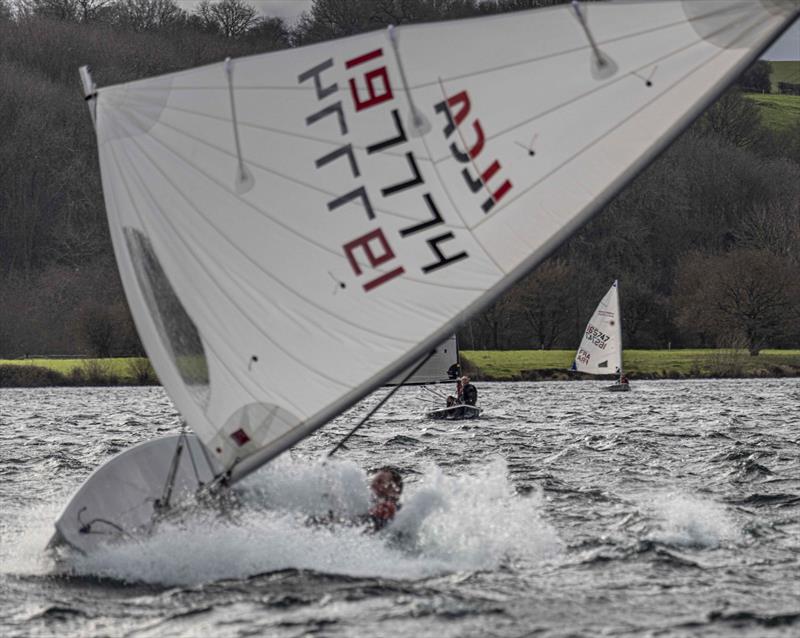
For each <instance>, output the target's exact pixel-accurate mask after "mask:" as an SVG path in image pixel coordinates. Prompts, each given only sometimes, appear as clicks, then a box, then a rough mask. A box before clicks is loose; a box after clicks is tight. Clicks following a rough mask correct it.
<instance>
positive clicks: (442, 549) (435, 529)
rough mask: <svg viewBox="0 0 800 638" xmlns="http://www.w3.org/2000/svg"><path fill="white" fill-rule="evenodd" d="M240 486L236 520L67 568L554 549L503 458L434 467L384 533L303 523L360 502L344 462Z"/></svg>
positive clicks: (139, 578) (393, 572)
mask: <svg viewBox="0 0 800 638" xmlns="http://www.w3.org/2000/svg"><path fill="white" fill-rule="evenodd" d="M241 495H242V501H243V507H242V508H241V509H240V510H238V511H237V512H236V513H235V515H234V516H233V517H231V518H228V519H222V518H220V517H213V516H211V515H209V514H195V515H193V516H192V517H189V518H186V519H184V520H182V521H181V522H180V523H169V524H164V525H162V526H160V528H159V529H158V531H157V532H156V533H155V534H153V535H152V536H149V537H146V538H144V539H142V540H141V541H139V542H135V543H126V544H120V545H113V546H106V547H104V548H102V549H101V550H100V551H98V552H96V553H94V554H92V555H91V556H81V557H74V558H72V559H71V562H70V565H69V566H68V569H69V572H70V573H72V574H79V575H85V576H102V577H108V578H114V579H117V580H122V581H129V582H146V583H154V584H163V585H192V584H199V583H203V582H209V581H213V580H219V579H228V578H234V579H237V578H246V577H248V576H252V575H254V574H259V573H265V572H271V571H275V570H280V569H287V568H294V569H310V570H314V571H320V572H326V573H335V574H347V575H350V576H375V577H378V576H380V577H388V578H398V579H419V578H425V577H429V576H433V575H438V574H442V573H450V572H455V571H471V570H481V569H491V568H494V567H497V566H498V565H499V564H500V563H501V562H503V561H505V560H519V559H522V560H527V561H539V560H543V559H546V558H548V557H550V556H552V555H554V554H555V553H557V552H558V551H559V549H560V541H559V539H558V537H557V535H556V533H555V531H554V530H553V529H552V528H551V527H550V526H549V525H548V524H547V523H546V522H545V521H544V520H542V518H541V516H540V514H539V505H540V503H539V497H538V496H525V497H523V496H519V495H516V494H515V493H514V490H513V487H512V485H511V484H510V483H509V481H508V478H507V468H506V465H505V462H504V461H502V460H496V461H495V462H493V463H491V464H489V465H487V466H485V467H484V468H483V469H482V470H481V471H480V472H479V473H477V474H474V475H462V476H456V477H452V476H447V475H446V474H444V473H443V472H442V471H441V470H440V469H439V468H436V467H431V468H429V469H428V470H427V471H426V472H425V473H424V475H423V476H422V477H421V480H419V481H417V482H415V483H413V484H410V485H408V486H407V489H406V493H405V495H404V499H403V502H404V505H403V507H402V509H401V510H400V513H399V514H398V516H397V518H396V520H395V521H394V522H393V523H392V524H391V525H390V526H389V527H388V529H387V530H385V532H382V533H380V534H367V533H365V530H364V528H363V527H362V526H359V525H356V524H354V525H335V526H315V525H309V524H308V521H309V517H312V516H317V515H320V514H322V513H325V512H327V511H329V510H330V509H332V508H334V507H335V508H339V509H337V514H338V513H341V514H342V517H343V518H345V517H346V516H350V515H352V514H354V513H359V512H364V511H366V508H367V507H368V505H369V500H368V491H367V488H366V477H365V475H364V472H363V470H361V469H360V468H358V467H357V466H356V465H354V464H353V463H350V462H346V461H345V462H341V461H340V462H336V463H330V462H329V463H325V464H322V463H317V462H313V461H308V460H302V459H292V458H290V457H289V456H287V457H285V458H283V459H281V460H280V462H277V463H275V464H273V465H272V466H271V467H270V469H269V470H268V471H266V472H261V473H258V474H257V475H256V476H255V477H254V478H253V479H251V480H250V481H248V483H247V484H246V485H245V486H244V489H243V490H242V493H241Z"/></svg>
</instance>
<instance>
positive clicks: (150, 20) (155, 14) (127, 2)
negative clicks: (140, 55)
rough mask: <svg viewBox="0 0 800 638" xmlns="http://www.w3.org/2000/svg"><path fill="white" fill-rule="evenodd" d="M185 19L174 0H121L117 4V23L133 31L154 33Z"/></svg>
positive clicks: (184, 14) (183, 12)
mask: <svg viewBox="0 0 800 638" xmlns="http://www.w3.org/2000/svg"><path fill="white" fill-rule="evenodd" d="M185 17H186V12H185V11H184V10H183V9H181V8H180V7H179V6H178V5H177V3H176V2H175V0H123V1H122V2H119V3H118V4H117V21H118V22H119V23H120V24H122V25H124V26H126V27H128V28H130V29H132V30H134V31H154V30H156V29H161V28H164V27H168V26H171V25H174V24H176V23H178V22H180V21H182V20H183V19H185Z"/></svg>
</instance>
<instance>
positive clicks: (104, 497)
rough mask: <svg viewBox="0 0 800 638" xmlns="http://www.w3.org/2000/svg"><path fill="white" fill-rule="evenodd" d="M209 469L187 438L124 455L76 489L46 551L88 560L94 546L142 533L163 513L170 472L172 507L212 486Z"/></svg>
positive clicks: (193, 439)
mask: <svg viewBox="0 0 800 638" xmlns="http://www.w3.org/2000/svg"><path fill="white" fill-rule="evenodd" d="M179 443H181V451H180V453H179V454H177V460H176V451H177V450H178V445H179ZM211 463H213V461H211V459H210V458H209V457H208V456H207V455H206V454H205V451H204V450H203V449H202V446H201V444H200V442H199V441H198V440H197V438H196V437H195V436H194V435H189V434H187V435H178V434H176V435H171V436H166V437H162V438H158V439H155V440H153V441H147V442H145V443H140V444H139V445H135V446H133V447H131V448H128V449H126V450H124V451H123V452H121V453H120V454H118V455H117V456H115V457H113V458H112V459H110V460H108V461H107V462H106V463H104V464H103V465H101V466H100V467H99V468H98V469H97V470H96V471H95V472H94V473H93V474H92V475H91V476H90V477H89V478H88V479H87V480H86V481H85V482H84V484H83V485H82V486H81V487H80V488H79V489H78V491H77V492H76V493H75V495H74V496H73V497H72V499H71V500H70V501H69V503H68V504H67V506H66V507H65V508H64V511H63V512H62V513H61V515H60V516H59V517H58V519H57V520H56V522H55V527H56V532H55V534H53V537H52V538H51V539H50V542H49V544H48V547H50V548H61V547H63V546H68V547H70V548H72V549H74V550H78V551H80V552H83V553H85V554H89V553H91V552H93V551H94V550H96V549H97V548H98V547H99V546H100V545H104V544H107V543H113V542H118V541H121V540H125V539H126V538H130V537H132V536H134V535H138V534H141V533H147V532H148V531H149V530H150V529H151V528H152V526H153V525H154V523H155V522H156V520H157V518H158V516H159V514H160V513H163V509H164V508H163V507H162V506H161V504H162V503H163V500H164V497H165V493H166V492H165V488H166V486H167V484H168V482H169V477H170V474H171V472H172V471H173V470H174V473H175V474H174V479H173V481H172V490H171V493H170V498H169V503H170V504H177V503H180V502H185V501H186V499H187V498H194V496H195V495H196V494H197V492H198V490H199V489H200V488H201V487H202V486H204V485H207V484H208V483H210V482H211V481H213V480H214V477H215V475H216V474H217V473H218V472H219V468H216V467H212V465H211ZM173 465H174V467H173Z"/></svg>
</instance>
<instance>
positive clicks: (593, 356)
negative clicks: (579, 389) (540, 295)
mask: <svg viewBox="0 0 800 638" xmlns="http://www.w3.org/2000/svg"><path fill="white" fill-rule="evenodd" d="M572 369H573V370H576V371H578V372H586V373H588V374H621V373H622V317H621V316H620V312H619V289H618V285H617V282H616V281H615V282H614V283H613V284H612V285H611V288H609V289H608V292H607V293H606V294H605V296H604V297H603V298H602V299H601V300H600V303H599V304H598V305H597V308H596V309H595V311H594V314H593V315H592V318H591V319H589V323H588V324H586V330H585V331H584V333H583V339H582V340H581V345H580V346H578V352H577V353H576V354H575V363H574V364H573V366H572Z"/></svg>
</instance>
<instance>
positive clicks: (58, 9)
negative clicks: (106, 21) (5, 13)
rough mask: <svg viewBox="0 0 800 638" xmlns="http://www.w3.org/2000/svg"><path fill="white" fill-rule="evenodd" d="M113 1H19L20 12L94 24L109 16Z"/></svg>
mask: <svg viewBox="0 0 800 638" xmlns="http://www.w3.org/2000/svg"><path fill="white" fill-rule="evenodd" d="M112 3H113V0H18V5H17V7H18V11H19V12H20V13H22V14H25V15H38V16H44V17H47V18H54V19H56V20H66V21H70V22H94V21H96V20H98V19H100V18H102V17H103V16H105V15H108V14H109V11H110V8H111V5H112Z"/></svg>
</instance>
